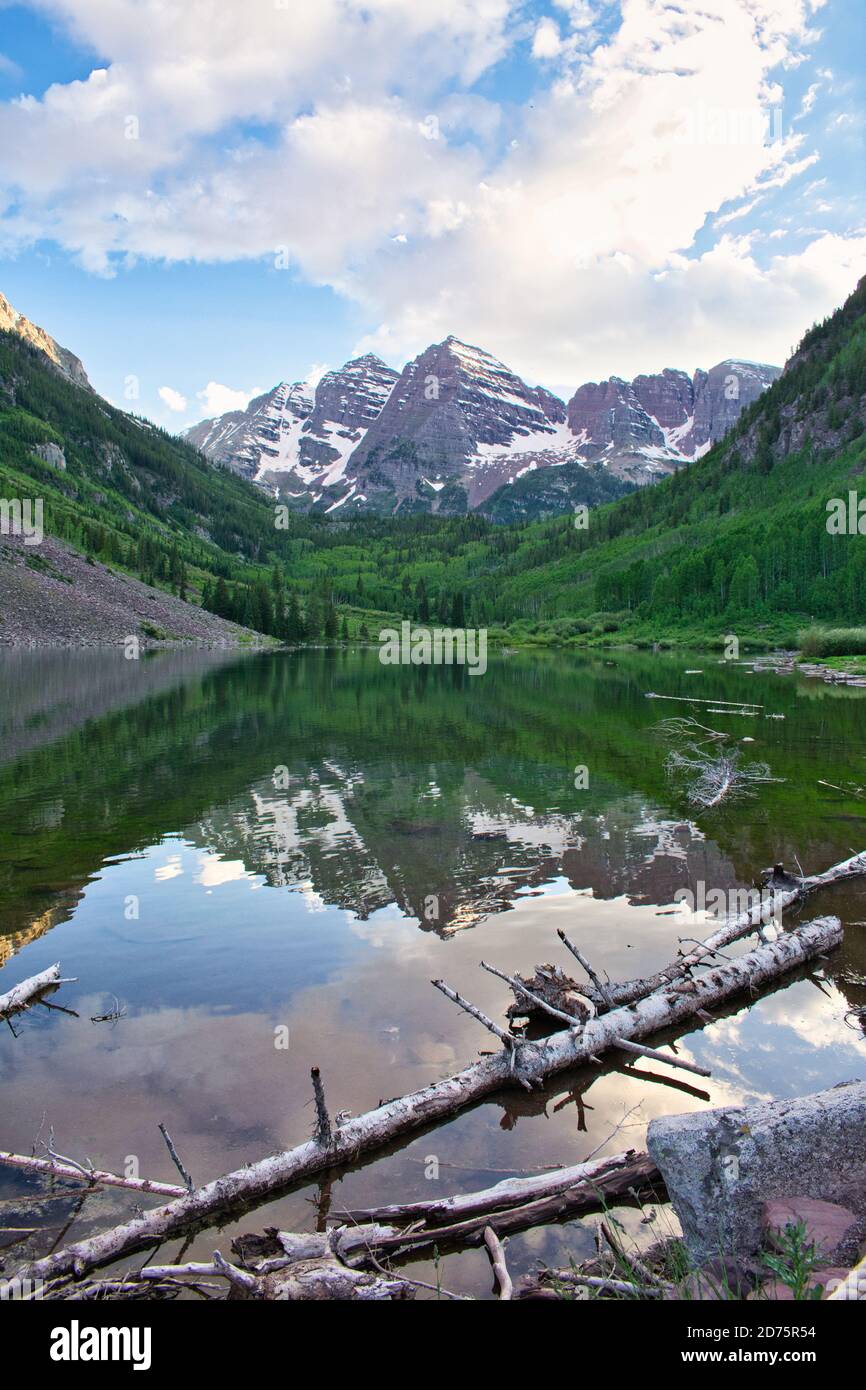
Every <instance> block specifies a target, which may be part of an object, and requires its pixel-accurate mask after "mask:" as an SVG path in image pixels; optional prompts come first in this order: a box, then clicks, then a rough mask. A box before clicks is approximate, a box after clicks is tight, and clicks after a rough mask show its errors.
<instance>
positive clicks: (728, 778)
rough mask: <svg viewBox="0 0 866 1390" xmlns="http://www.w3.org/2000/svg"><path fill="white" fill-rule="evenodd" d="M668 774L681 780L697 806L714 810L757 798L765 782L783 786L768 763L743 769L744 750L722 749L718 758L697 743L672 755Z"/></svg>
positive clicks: (666, 769)
mask: <svg viewBox="0 0 866 1390" xmlns="http://www.w3.org/2000/svg"><path fill="white" fill-rule="evenodd" d="M665 771H666V772H667V773H668V776H670V777H676V778H680V779H681V780H682V781H683V782H684V784H685V790H686V794H687V796H688V799H689V801H690V802H691V804H692V805H693V806H700V807H702V808H703V809H704V810H710V809H711V808H712V807H713V806H718V805H719V804H720V803H721V802H722V801H725V800H729V799H731V798H736V797H743V796H753V795H754V788H755V787H756V786H758V785H759V784H761V783H765V782H780V781H783V780H784V779H783V778H781V777H774V776H773V775H772V773H771V772H770V769H769V767H768V766H767V764H766V763H746V764H745V765H743V766H741V765H740V750H739V749H738V748H734V749H731V750H727V749H723V748H720V749H719V751H718V753H717V754H716V756H715V757H712V756H711V755H710V754H709V753H705V752H703V750H702V749H701V748H699V747H698V745H697V744H696V743H689V744H686V746H685V748H684V749H683V750H682V751H674V752H672V753H669V754H668V757H667V759H666V761H665Z"/></svg>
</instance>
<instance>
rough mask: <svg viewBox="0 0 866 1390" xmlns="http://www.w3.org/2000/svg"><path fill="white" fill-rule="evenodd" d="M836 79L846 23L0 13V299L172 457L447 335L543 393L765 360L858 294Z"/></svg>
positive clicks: (38, 9) (248, 1)
mask: <svg viewBox="0 0 866 1390" xmlns="http://www.w3.org/2000/svg"><path fill="white" fill-rule="evenodd" d="M864 51H866V6H864V5H863V4H862V0H833V3H832V4H827V3H823V0H697V2H696V0H678V3H676V4H674V3H672V0H551V3H534V2H531V3H530V2H528V0H364V3H361V0H316V3H315V4H313V3H311V2H310V3H306V0H291V4H289V5H281V4H280V2H279V0H244V2H243V3H240V0H221V3H215V0H183V3H181V0H177V3H176V4H166V3H164V0H33V3H25V4H9V3H4V0H0V291H2V292H3V293H4V294H6V296H7V297H8V298H9V299H10V300H11V302H12V303H13V304H14V305H15V307H16V308H18V309H19V310H20V311H21V312H23V313H25V314H26V315H27V316H28V317H29V318H31V319H33V320H34V321H35V322H37V323H40V324H42V325H43V326H44V327H46V328H47V329H48V330H49V332H51V333H53V334H54V336H55V337H56V338H57V339H58V341H60V342H61V343H63V344H64V345H65V346H67V347H70V348H71V349H72V350H73V351H75V352H77V353H78V354H79V355H80V356H81V357H82V358H83V360H84V362H85V365H86V367H87V369H88V371H89V373H90V376H91V379H92V380H93V382H94V385H95V386H96V387H97V389H99V390H100V391H102V392H103V393H104V394H105V395H106V396H108V397H109V398H110V399H112V400H115V401H117V402H118V403H121V404H129V405H130V407H131V408H134V409H135V410H136V411H138V412H140V413H143V414H146V415H148V416H150V417H151V418H153V419H156V420H158V421H159V422H160V423H162V424H165V425H166V426H168V427H169V428H172V429H180V428H182V427H184V426H185V425H187V424H189V423H191V422H192V421H193V420H195V419H197V418H200V417H201V416H202V415H203V414H210V413H214V411H216V410H219V409H223V408H228V406H229V405H232V404H235V403H237V404H241V403H242V402H243V401H244V399H245V398H246V397H248V395H249V394H250V393H251V392H253V391H254V390H256V389H266V388H268V387H270V386H272V385H273V384H274V383H275V382H276V381H278V380H280V379H282V378H285V379H289V380H297V379H301V378H303V377H306V376H308V375H310V374H311V373H312V374H315V373H316V372H319V371H321V370H322V368H323V367H324V366H325V365H328V366H336V365H339V364H340V363H341V362H343V361H344V360H345V359H346V358H347V357H349V356H350V355H352V354H354V353H356V352H358V351H364V350H370V349H372V350H375V351H378V352H379V353H380V355H382V356H383V357H385V359H386V360H387V361H389V362H391V363H392V365H394V366H397V367H400V366H402V365H403V363H404V362H405V361H406V360H407V358H408V357H410V356H412V355H414V354H415V353H416V352H418V351H420V350H421V349H422V348H423V347H425V346H426V345H427V344H428V343H429V342H432V341H437V340H439V339H441V338H442V337H445V336H446V335H447V334H448V333H452V332H453V333H456V334H458V335H459V336H461V337H464V338H466V339H467V340H468V341H470V342H475V343H479V344H480V345H482V346H484V347H486V348H487V349H488V350H489V351H491V352H494V353H495V354H496V355H498V356H500V357H501V358H502V359H503V360H504V361H506V362H507V363H508V364H509V365H510V366H512V367H514V368H515V370H517V371H519V372H521V374H523V375H524V376H526V377H527V378H528V379H530V380H533V381H543V382H544V383H545V384H547V385H549V386H551V387H552V388H553V389H555V390H559V391H560V392H562V393H566V394H569V393H570V392H571V391H572V390H573V389H574V388H575V387H576V385H577V384H579V383H580V382H581V381H584V380H588V379H599V378H601V377H604V376H607V375H609V374H613V373H615V374H618V375H622V376H631V375H633V374H635V373H636V372H638V371H650V370H658V369H660V368H662V367H664V366H680V367H684V368H686V369H687V370H693V369H694V367H696V366H698V365H701V366H705V367H706V366H710V365H712V363H713V362H715V361H718V360H720V359H721V358H722V357H726V356H743V357H751V358H757V359H760V360H769V361H777V362H778V361H781V360H783V358H784V356H785V355H786V354H787V352H788V351H789V350H790V348H791V346H792V345H793V344H794V343H795V342H796V340H797V338H798V337H799V335H800V334H801V333H802V331H803V330H804V329H805V328H806V327H807V326H808V325H809V323H811V322H812V321H813V320H814V319H815V318H816V317H820V316H822V315H823V314H825V313H827V312H829V311H830V310H831V309H832V308H834V307H835V306H836V304H838V303H839V302H840V301H841V300H842V299H843V298H844V296H845V295H846V294H847V293H848V292H849V291H850V289H852V288H853V285H854V283H855V282H856V280H857V279H858V278H859V276H860V275H862V274H863V273H864V272H866V195H864V178H863V174H864V169H866V160H864V119H866V78H864V73H863V68H862V62H858V60H859V59H860V58H861V55H862V54H863V52H864ZM130 377H135V378H136V379H137V380H138V382H139V383H140V397H139V399H137V400H135V401H133V402H130V401H128V399H125V398H124V382H125V381H126V380H127V379H128V378H130ZM160 391H162V395H160ZM171 405H173V406H174V407H176V408H174V409H173V408H171Z"/></svg>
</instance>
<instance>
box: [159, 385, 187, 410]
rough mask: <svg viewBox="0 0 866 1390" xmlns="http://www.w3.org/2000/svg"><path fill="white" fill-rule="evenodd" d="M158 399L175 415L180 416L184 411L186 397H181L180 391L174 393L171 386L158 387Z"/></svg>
mask: <svg viewBox="0 0 866 1390" xmlns="http://www.w3.org/2000/svg"><path fill="white" fill-rule="evenodd" d="M159 399H160V400H161V401H162V402H163V404H164V405H167V406H168V408H169V410H173V411H174V412H175V414H177V415H182V414H183V413H184V411H185V410H186V396H182V395H181V393H180V391H175V389H174V387H173V386H160V388H159Z"/></svg>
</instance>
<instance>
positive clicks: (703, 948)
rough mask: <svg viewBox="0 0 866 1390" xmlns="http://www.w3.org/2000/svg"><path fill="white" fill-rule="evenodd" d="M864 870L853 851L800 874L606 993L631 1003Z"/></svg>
mask: <svg viewBox="0 0 866 1390" xmlns="http://www.w3.org/2000/svg"><path fill="white" fill-rule="evenodd" d="M863 874H866V852H864V853H861V854H855V855H852V857H851V858H850V859H844V860H843V861H842V862H841V863H840V864H834V865H833V867H832V868H830V869H827V870H826V871H825V872H824V873H823V874H810V875H808V876H807V877H806V878H801V879H800V880H799V882H798V883H797V885H796V887H793V888H789V889H783V890H781V891H779V890H777V891H776V892H774V893H773V894H772V896H768V897H765V898H762V901H761V902H758V903H755V904H754V906H753V907H750V908H749V909H748V910H747V911H746V912H740V913H738V914H737V915H736V916H735V917H731V918H729V919H728V920H727V921H725V922H723V923H722V924H721V926H720V927H718V928H717V930H716V931H714V932H713V933H712V935H711V936H708V937H707V939H706V941H704V942H703V943H702V944H701V945H699V946H696V947H695V948H694V950H692V951H688V952H687V953H686V954H684V955H680V956H678V957H677V959H676V960H673V961H671V962H670V964H669V965H666V966H665V967H664V969H662V970H658V971H656V973H655V974H654V975H647V976H645V977H644V978H643V979H638V980H625V981H621V982H620V983H619V984H609V985H606V986H605V992H606V995H607V996H608V998H609V999H610V1000H611V1001H612V1003H613V1005H614V1006H615V1007H619V1006H621V1005H623V1004H631V1003H632V1002H633V1001H634V1000H636V999H642V998H644V996H645V995H647V994H652V993H653V992H654V991H655V990H660V989H663V988H664V987H665V985H667V984H668V983H670V981H672V980H680V979H682V978H683V976H684V975H686V974H688V972H689V971H690V970H691V969H692V968H693V967H694V966H696V965H700V964H702V963H704V962H706V961H708V960H711V959H712V957H713V955H714V954H715V952H716V951H719V950H721V949H722V948H723V947H724V946H730V944H731V942H733V941H737V940H738V939H739V938H740V937H741V936H746V935H748V933H749V932H750V931H754V930H756V928H758V927H760V926H762V925H763V924H764V923H765V922H767V921H768V920H769V919H770V917H771V916H773V915H781V913H782V912H783V911H784V909H785V908H786V907H791V906H793V904H794V903H797V902H800V900H801V899H802V898H804V897H806V895H807V894H808V893H815V892H817V891H818V889H819V888H827V887H829V886H830V884H833V883H841V882H842V881H843V880H845V879H848V878H858V877H860V876H862V875H863ZM584 992H585V993H586V994H587V995H589V997H590V998H591V999H592V1001H593V1003H594V1004H596V1005H597V1006H598V1007H599V1008H603V1007H605V1006H606V1004H607V999H603V998H602V997H601V995H599V993H598V991H597V990H595V989H594V988H592V987H591V986H589V987H586V988H585V990H584Z"/></svg>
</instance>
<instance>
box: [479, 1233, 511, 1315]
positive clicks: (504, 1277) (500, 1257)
mask: <svg viewBox="0 0 866 1390" xmlns="http://www.w3.org/2000/svg"><path fill="white" fill-rule="evenodd" d="M484 1244H485V1245H486V1246H487V1252H488V1254H489V1255H490V1263H491V1264H492V1266H493V1273H494V1274H495V1275H496V1282H497V1284H498V1285H499V1298H500V1301H501V1302H507V1301H508V1300H509V1299H510V1298H511V1296H512V1294H513V1293H514V1285H513V1284H512V1282H511V1275H510V1274H509V1273H508V1265H507V1264H506V1263H505V1251H504V1250H503V1248H502V1241H501V1240H500V1239H499V1237H498V1235H497V1234H496V1232H495V1231H494V1229H493V1227H492V1226H485V1228H484Z"/></svg>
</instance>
